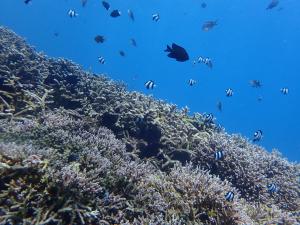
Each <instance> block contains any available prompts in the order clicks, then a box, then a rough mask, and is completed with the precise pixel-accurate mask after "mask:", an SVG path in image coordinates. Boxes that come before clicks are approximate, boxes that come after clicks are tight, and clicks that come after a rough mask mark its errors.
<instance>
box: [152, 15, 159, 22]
mask: <svg viewBox="0 0 300 225" xmlns="http://www.w3.org/2000/svg"><path fill="white" fill-rule="evenodd" d="M152 20H153V21H155V22H157V21H159V20H160V16H159V14H158V13H154V14H153V15H152Z"/></svg>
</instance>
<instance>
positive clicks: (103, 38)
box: [94, 35, 105, 43]
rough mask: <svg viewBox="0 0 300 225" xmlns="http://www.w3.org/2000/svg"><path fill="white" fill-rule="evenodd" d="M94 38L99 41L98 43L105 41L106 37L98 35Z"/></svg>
mask: <svg viewBox="0 0 300 225" xmlns="http://www.w3.org/2000/svg"><path fill="white" fill-rule="evenodd" d="M94 40H95V41H96V42H97V43H103V42H104V41H105V37H104V36H102V35H97V36H96V37H95V38H94Z"/></svg>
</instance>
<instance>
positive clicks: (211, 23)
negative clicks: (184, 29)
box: [202, 20, 218, 31]
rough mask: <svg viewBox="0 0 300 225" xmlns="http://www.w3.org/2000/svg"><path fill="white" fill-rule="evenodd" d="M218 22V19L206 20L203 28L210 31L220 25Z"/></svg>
mask: <svg viewBox="0 0 300 225" xmlns="http://www.w3.org/2000/svg"><path fill="white" fill-rule="evenodd" d="M217 22H218V21H217V20H215V21H206V22H204V24H203V25H202V30H203V31H210V30H211V29H213V28H214V26H216V25H218V24H217Z"/></svg>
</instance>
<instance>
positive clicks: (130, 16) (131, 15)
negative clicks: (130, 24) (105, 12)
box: [127, 9, 135, 21]
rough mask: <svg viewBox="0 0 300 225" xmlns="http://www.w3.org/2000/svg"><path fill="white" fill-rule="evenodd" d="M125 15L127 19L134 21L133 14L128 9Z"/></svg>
mask: <svg viewBox="0 0 300 225" xmlns="http://www.w3.org/2000/svg"><path fill="white" fill-rule="evenodd" d="M127 13H128V16H129V18H130V19H131V20H132V21H134V20H135V19H134V15H133V12H132V11H131V10H130V9H128V10H127Z"/></svg>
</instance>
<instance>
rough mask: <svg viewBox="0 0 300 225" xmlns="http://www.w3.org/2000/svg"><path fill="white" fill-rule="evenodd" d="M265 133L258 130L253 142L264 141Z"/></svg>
mask: <svg viewBox="0 0 300 225" xmlns="http://www.w3.org/2000/svg"><path fill="white" fill-rule="evenodd" d="M262 136H263V132H262V130H258V131H256V132H255V133H254V135H253V142H256V141H260V140H261V139H262Z"/></svg>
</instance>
